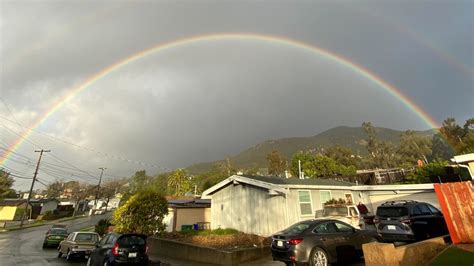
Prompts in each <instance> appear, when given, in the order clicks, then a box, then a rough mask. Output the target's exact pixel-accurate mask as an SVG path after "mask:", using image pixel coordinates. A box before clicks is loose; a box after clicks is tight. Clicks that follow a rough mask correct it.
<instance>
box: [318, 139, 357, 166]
mask: <svg viewBox="0 0 474 266" xmlns="http://www.w3.org/2000/svg"><path fill="white" fill-rule="evenodd" d="M323 155H325V156H327V157H330V158H331V159H333V160H335V161H336V163H338V164H340V165H344V166H353V167H355V168H356V169H357V168H361V167H362V159H361V157H360V156H358V155H354V152H353V151H352V150H351V149H349V148H346V147H342V146H339V145H335V146H331V147H329V148H327V149H325V150H324V151H323Z"/></svg>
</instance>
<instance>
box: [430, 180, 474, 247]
mask: <svg viewBox="0 0 474 266" xmlns="http://www.w3.org/2000/svg"><path fill="white" fill-rule="evenodd" d="M434 189H435V192H436V196H437V197H438V201H439V204H440V206H441V210H442V211H443V215H444V219H445V221H446V224H447V226H448V230H449V234H450V235H451V239H452V241H453V243H454V244H458V243H474V201H473V199H474V192H473V187H472V182H470V181H468V182H455V183H445V184H434Z"/></svg>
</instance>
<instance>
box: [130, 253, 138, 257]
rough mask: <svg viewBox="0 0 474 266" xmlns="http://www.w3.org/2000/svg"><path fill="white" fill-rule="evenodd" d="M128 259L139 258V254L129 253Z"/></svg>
mask: <svg viewBox="0 0 474 266" xmlns="http://www.w3.org/2000/svg"><path fill="white" fill-rule="evenodd" d="M128 257H129V258H136V257H137V253H128Z"/></svg>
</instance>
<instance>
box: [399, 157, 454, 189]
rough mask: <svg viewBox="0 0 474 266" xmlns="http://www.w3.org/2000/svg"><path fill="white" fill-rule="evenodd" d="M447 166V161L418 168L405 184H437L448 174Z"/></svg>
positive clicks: (406, 179)
mask: <svg viewBox="0 0 474 266" xmlns="http://www.w3.org/2000/svg"><path fill="white" fill-rule="evenodd" d="M447 165H448V162H447V161H435V162H432V163H429V164H427V165H424V166H422V167H417V168H416V169H415V171H414V172H413V173H411V174H409V175H408V176H407V177H406V178H405V182H406V183H412V184H420V183H431V182H436V181H437V180H438V178H442V177H443V176H444V175H445V174H446V170H445V166H447Z"/></svg>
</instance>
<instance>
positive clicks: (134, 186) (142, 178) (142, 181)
mask: <svg viewBox="0 0 474 266" xmlns="http://www.w3.org/2000/svg"><path fill="white" fill-rule="evenodd" d="M151 180H152V178H151V177H150V176H148V175H147V174H146V171H145V170H141V171H137V172H135V175H133V176H132V177H131V178H130V179H129V181H128V187H127V188H126V189H125V190H124V193H123V195H122V199H121V201H120V205H122V204H124V203H125V202H127V200H128V199H129V198H130V197H131V196H132V195H134V194H136V193H138V192H140V191H143V190H147V189H149V188H150V187H151V186H152V184H151Z"/></svg>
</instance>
